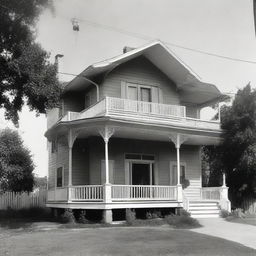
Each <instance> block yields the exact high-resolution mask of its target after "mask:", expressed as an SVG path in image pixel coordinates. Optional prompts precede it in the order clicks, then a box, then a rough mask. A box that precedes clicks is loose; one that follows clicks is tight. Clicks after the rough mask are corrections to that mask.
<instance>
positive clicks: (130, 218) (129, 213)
mask: <svg viewBox="0 0 256 256" xmlns="http://www.w3.org/2000/svg"><path fill="white" fill-rule="evenodd" d="M135 220H136V213H135V211H134V210H132V209H126V222H127V224H128V225H134V223H135Z"/></svg>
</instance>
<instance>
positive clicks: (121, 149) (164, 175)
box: [76, 137, 201, 187]
mask: <svg viewBox="0 0 256 256" xmlns="http://www.w3.org/2000/svg"><path fill="white" fill-rule="evenodd" d="M87 147H89V152H90V153H89V156H88V159H89V174H88V176H87V177H88V180H89V184H101V161H102V160H104V159H105V155H104V142H103V139H102V138H101V137H92V138H90V139H89V143H88V145H87ZM199 150H200V147H198V146H188V145H183V146H181V149H180V155H181V162H184V163H186V178H187V179H189V180H190V181H191V186H196V187H201V159H200V157H199ZM125 153H138V154H150V155H154V156H155V162H156V165H157V169H158V177H157V180H158V184H159V185H170V184H171V181H170V161H173V162H176V149H175V147H174V145H173V144H171V143H165V142H153V141H140V140H130V139H118V138H111V139H110V140H109V160H111V161H114V163H115V164H114V171H113V180H114V184H125ZM78 161H79V160H78ZM79 165H81V166H82V163H80V164H79ZM84 170H85V169H84V168H80V171H81V172H84ZM76 171H77V173H76V175H77V177H79V175H82V174H79V173H78V170H76Z"/></svg>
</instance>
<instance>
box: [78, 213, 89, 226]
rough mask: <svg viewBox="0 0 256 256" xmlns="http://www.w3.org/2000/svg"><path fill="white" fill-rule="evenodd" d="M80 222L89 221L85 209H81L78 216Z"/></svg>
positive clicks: (85, 222)
mask: <svg viewBox="0 0 256 256" xmlns="http://www.w3.org/2000/svg"><path fill="white" fill-rule="evenodd" d="M78 222H79V223H82V224H87V223H89V221H88V220H87V218H86V211H85V210H81V211H80V213H79V217H78Z"/></svg>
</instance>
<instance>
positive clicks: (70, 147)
mask: <svg viewBox="0 0 256 256" xmlns="http://www.w3.org/2000/svg"><path fill="white" fill-rule="evenodd" d="M77 135H78V133H74V131H72V129H70V130H69V131H68V201H71V187H72V150H73V145H74V142H75V140H76V138H77Z"/></svg>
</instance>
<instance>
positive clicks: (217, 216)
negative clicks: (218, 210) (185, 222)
mask: <svg viewBox="0 0 256 256" xmlns="http://www.w3.org/2000/svg"><path fill="white" fill-rule="evenodd" d="M191 217H192V218H195V219H201V218H219V217H220V216H219V214H191Z"/></svg>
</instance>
